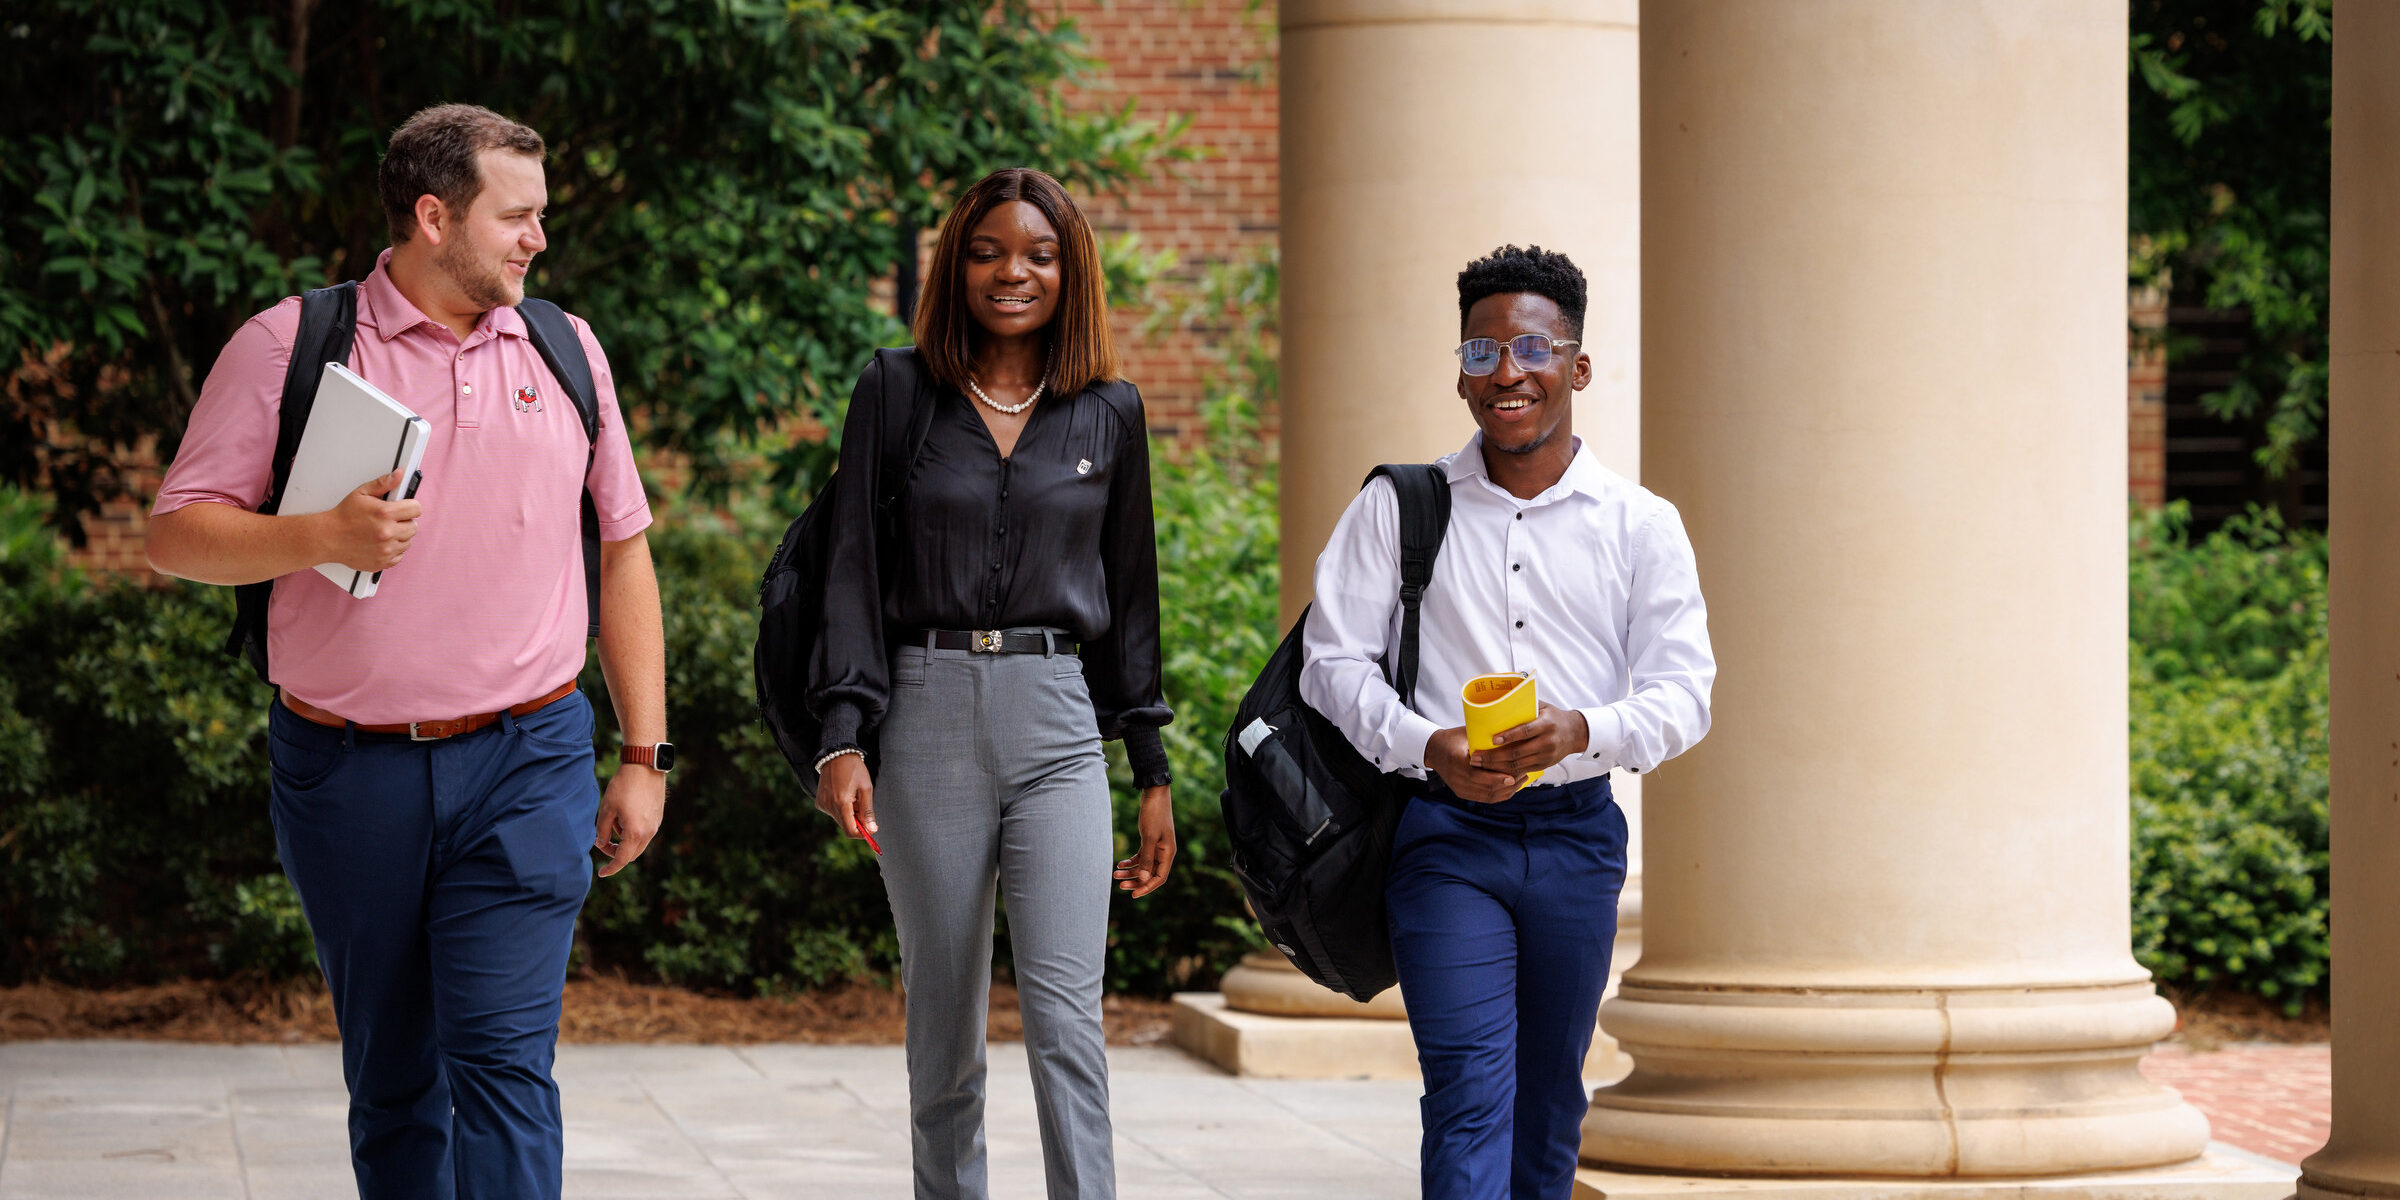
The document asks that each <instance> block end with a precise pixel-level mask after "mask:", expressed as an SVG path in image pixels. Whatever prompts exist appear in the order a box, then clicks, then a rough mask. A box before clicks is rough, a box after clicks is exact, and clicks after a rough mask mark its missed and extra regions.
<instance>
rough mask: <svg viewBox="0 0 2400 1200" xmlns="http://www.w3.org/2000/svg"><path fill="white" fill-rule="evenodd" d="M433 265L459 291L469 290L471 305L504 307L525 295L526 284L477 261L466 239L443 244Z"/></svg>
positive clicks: (490, 307)
mask: <svg viewBox="0 0 2400 1200" xmlns="http://www.w3.org/2000/svg"><path fill="white" fill-rule="evenodd" d="M433 265H434V266H436V267H439V268H441V272H442V274H444V275H447V276H449V277H450V282H452V283H455V284H457V285H458V290H459V291H461V292H464V293H466V297H467V302H468V303H469V304H473V305H474V306H476V307H477V308H480V309H483V310H484V311H487V312H488V311H490V310H492V309H495V308H505V307H507V306H509V305H512V304H515V303H516V302H517V301H519V300H522V299H524V298H525V290H524V285H522V284H519V283H517V282H516V281H515V280H512V279H510V278H508V277H507V275H505V274H504V273H503V269H502V268H488V269H487V268H486V267H485V266H484V265H483V264H482V263H481V262H478V261H476V259H475V256H474V252H473V251H471V250H469V249H467V243H466V239H464V238H459V239H456V240H453V241H451V242H448V243H446V244H444V245H443V246H442V248H441V250H440V252H439V253H437V254H435V255H434V258H433Z"/></svg>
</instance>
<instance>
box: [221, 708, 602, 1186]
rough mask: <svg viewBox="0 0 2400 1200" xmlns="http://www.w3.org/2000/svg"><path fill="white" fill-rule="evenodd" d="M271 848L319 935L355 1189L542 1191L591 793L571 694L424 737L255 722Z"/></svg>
mask: <svg viewBox="0 0 2400 1200" xmlns="http://www.w3.org/2000/svg"><path fill="white" fill-rule="evenodd" d="M267 728H268V735H269V754H268V757H269V760H270V762H271V763H272V766H273V772H272V774H273V778H274V801H273V812H274V818H275V848H276V850H277V852H278V853H279V855H280V856H281V858H282V860H283V868H284V871H285V873H286V874H288V875H290V876H291V880H292V884H293V886H294V887H295V888H296V889H297V890H298V891H299V893H300V904H301V907H302V909H303V910H304V911H306V912H307V914H308V923H309V927H310V929H311V930H312V931H313V932H314V934H315V936H316V943H317V961H318V963H319V965H321V966H322V967H323V968H324V970H325V980H326V982H327V984H329V985H330V986H331V988H332V991H333V1007H334V1016H335V1019H336V1021H338V1022H339V1024H340V1026H341V1033H342V1077H343V1080H344V1081H345V1082H346V1083H347V1084H348V1085H349V1088H350V1159H351V1166H352V1168H353V1170H354V1171H355V1172H356V1174H357V1177H358V1194H359V1196H360V1197H361V1198H362V1200H384V1198H386V1197H391V1198H394V1200H397V1198H400V1197H407V1198H409V1200H452V1198H453V1197H459V1198H464V1200H486V1198H492V1197H506V1198H509V1200H517V1198H541V1200H549V1198H552V1197H556V1196H558V1195H559V1189H560V1157H561V1153H562V1145H561V1135H560V1122H559V1106H558V1085H557V1084H556V1083H555V1082H553V1081H552V1079H551V1077H550V1065H551V1058H552V1054H553V1052H554V1050H555V1048H556V1045H557V1041H558V1014H559V1000H560V994H561V992H562V990H563V988H564V986H565V980H566V970H567V952H568V948H569V946H570V945H571V943H572V941H573V938H574V932H575V917H576V914H577V913H578V912H579V911H581V909H582V908H583V900H584V895H585V893H586V892H587V891H589V890H590V888H591V880H592V866H591V857H590V853H589V851H590V849H591V844H592V829H593V823H594V821H595V820H596V819H597V815H598V812H599V806H600V791H599V785H598V783H597V782H596V781H595V780H594V778H593V775H592V708H591V702H590V701H588V700H586V699H585V698H584V695H583V693H581V692H574V693H571V694H569V695H567V696H566V697H564V698H561V699H559V700H557V701H554V702H552V703H551V704H549V705H547V706H545V707H543V708H542V709H540V710H539V711H537V712H533V713H529V714H527V715H525V716H523V717H510V716H506V715H505V714H504V715H503V716H502V718H501V720H500V722H499V723H498V724H495V725H493V726H491V727H490V728H487V729H483V730H479V731H477V732H475V733H471V734H465V735H463V736H460V737H454V738H448V739H445V740H442V741H438V742H411V741H409V740H408V739H407V738H406V737H403V736H396V735H388V734H368V733H359V732H356V731H353V730H342V729H332V728H328V727H326V726H322V725H318V724H316V723H314V722H312V721H308V720H305V719H303V718H301V717H298V716H294V715H293V714H292V713H291V712H290V711H289V710H288V709H286V708H284V706H283V705H282V704H281V703H280V702H278V703H276V704H275V706H274V707H273V709H272V710H271V711H270V712H269V714H268V719H267Z"/></svg>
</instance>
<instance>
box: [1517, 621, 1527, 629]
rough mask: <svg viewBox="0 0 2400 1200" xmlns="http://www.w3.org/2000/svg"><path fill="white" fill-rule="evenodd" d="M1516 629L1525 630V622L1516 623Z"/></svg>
mask: <svg viewBox="0 0 2400 1200" xmlns="http://www.w3.org/2000/svg"><path fill="white" fill-rule="evenodd" d="M1517 628H1519V629H1523V628H1525V622H1523V621H1519V622H1517Z"/></svg>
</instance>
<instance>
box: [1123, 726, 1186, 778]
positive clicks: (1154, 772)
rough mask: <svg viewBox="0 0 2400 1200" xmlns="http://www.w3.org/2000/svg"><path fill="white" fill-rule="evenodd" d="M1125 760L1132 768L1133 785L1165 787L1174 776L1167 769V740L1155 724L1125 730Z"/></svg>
mask: <svg viewBox="0 0 2400 1200" xmlns="http://www.w3.org/2000/svg"><path fill="white" fill-rule="evenodd" d="M1125 762H1126V765H1128V766H1131V767H1132V768H1133V786H1135V787H1137V788H1154V787H1165V786H1166V785H1167V784H1168V783H1169V782H1171V781H1172V780H1173V778H1174V776H1173V775H1171V774H1169V772H1168V771H1167V742H1166V739H1165V738H1164V737H1163V736H1161V735H1160V734H1159V732H1158V727H1157V726H1155V725H1135V726H1131V727H1129V728H1128V729H1126V730H1125Z"/></svg>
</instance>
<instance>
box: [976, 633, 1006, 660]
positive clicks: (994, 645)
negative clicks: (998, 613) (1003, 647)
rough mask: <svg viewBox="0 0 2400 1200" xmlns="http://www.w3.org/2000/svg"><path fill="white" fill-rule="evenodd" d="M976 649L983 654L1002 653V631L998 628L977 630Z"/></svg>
mask: <svg viewBox="0 0 2400 1200" xmlns="http://www.w3.org/2000/svg"><path fill="white" fill-rule="evenodd" d="M975 649H976V651H977V652H979V653H983V654H998V653H1000V631H999V630H997V629H978V630H976V631H975Z"/></svg>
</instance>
